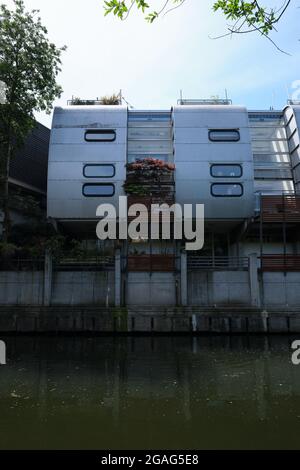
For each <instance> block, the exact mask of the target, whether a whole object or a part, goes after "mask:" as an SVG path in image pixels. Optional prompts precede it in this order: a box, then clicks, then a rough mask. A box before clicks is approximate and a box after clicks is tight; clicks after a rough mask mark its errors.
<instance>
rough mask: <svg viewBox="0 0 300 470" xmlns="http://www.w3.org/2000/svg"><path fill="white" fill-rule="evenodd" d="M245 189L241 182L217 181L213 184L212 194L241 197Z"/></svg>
mask: <svg viewBox="0 0 300 470" xmlns="http://www.w3.org/2000/svg"><path fill="white" fill-rule="evenodd" d="M243 194H244V189H243V186H242V185H241V184H230V183H215V184H212V185H211V195H212V196H215V197H241V196H242V195H243Z"/></svg>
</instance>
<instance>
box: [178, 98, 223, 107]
mask: <svg viewBox="0 0 300 470" xmlns="http://www.w3.org/2000/svg"><path fill="white" fill-rule="evenodd" d="M177 104H180V105H184V106H189V105H190V106H192V105H231V104H232V100H228V99H221V98H216V99H214V98H211V99H206V100H195V99H194V100H193V99H191V100H189V99H185V100H183V99H179V100H177Z"/></svg>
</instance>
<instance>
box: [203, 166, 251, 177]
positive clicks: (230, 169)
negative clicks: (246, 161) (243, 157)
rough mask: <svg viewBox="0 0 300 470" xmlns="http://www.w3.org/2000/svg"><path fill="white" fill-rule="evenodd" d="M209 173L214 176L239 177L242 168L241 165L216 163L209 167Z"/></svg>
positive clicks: (241, 173)
mask: <svg viewBox="0 0 300 470" xmlns="http://www.w3.org/2000/svg"><path fill="white" fill-rule="evenodd" d="M210 174H211V176H213V177H214V178H241V176H242V175H243V169H242V167H241V165H228V164H226V165H221V164H216V165H212V166H211V167H210Z"/></svg>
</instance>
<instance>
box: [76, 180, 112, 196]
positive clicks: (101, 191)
mask: <svg viewBox="0 0 300 470" xmlns="http://www.w3.org/2000/svg"><path fill="white" fill-rule="evenodd" d="M82 194H83V195H84V196H86V197H112V196H113V195H114V194H115V186H114V185H113V184H105V183H95V184H93V183H90V184H85V185H84V186H83V188H82Z"/></svg>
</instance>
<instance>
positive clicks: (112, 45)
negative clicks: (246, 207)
mask: <svg viewBox="0 0 300 470" xmlns="http://www.w3.org/2000/svg"><path fill="white" fill-rule="evenodd" d="M24 1H25V5H26V7H27V8H28V9H33V8H34V9H39V10H40V16H41V18H42V22H43V24H44V25H45V26H46V27H47V29H48V35H49V38H50V40H51V41H52V42H54V43H55V44H56V45H57V46H63V45H66V46H67V47H68V49H67V51H66V52H64V53H63V56H62V61H63V65H62V72H61V73H60V75H59V77H58V82H59V83H60V84H61V85H62V87H63V90H64V92H63V94H62V96H61V98H60V99H58V100H56V101H55V103H54V105H55V106H64V105H66V104H67V100H69V99H71V98H72V96H78V97H80V98H82V99H94V98H97V97H101V96H103V95H106V94H112V93H118V92H119V91H120V89H121V90H122V93H123V96H124V97H125V98H126V99H127V101H128V102H129V103H130V104H131V105H132V106H134V108H136V109H148V108H152V109H169V108H170V107H171V106H173V105H174V104H176V102H177V100H178V99H179V97H180V90H182V91H183V97H184V98H193V99H203V98H210V97H211V96H215V95H218V96H219V97H220V98H223V97H224V96H225V89H226V90H227V93H228V97H229V98H231V99H232V100H233V103H234V104H242V105H246V106H247V107H248V108H249V109H269V108H270V106H273V107H274V108H275V109H281V108H282V107H284V106H285V104H286V102H287V99H288V96H289V95H290V96H292V94H293V97H294V99H300V41H299V39H300V28H299V25H300V0H292V5H291V6H290V9H289V10H288V12H287V13H286V16H285V17H284V18H283V19H282V21H281V23H280V24H279V25H278V32H276V33H274V34H273V35H272V39H274V40H275V41H276V43H277V44H278V45H279V46H280V47H281V48H282V49H284V50H285V51H287V52H288V53H289V54H290V55H286V54H283V53H280V52H278V51H277V50H276V49H275V47H274V46H273V45H272V44H271V43H270V42H269V41H268V40H266V39H264V38H262V37H261V36H258V35H256V34H250V35H248V34H246V35H235V36H234V37H233V38H230V37H229V38H228V37H227V38H222V39H212V38H213V37H216V36H219V35H222V34H224V33H225V32H226V28H227V26H228V24H229V23H228V21H227V20H226V19H225V18H224V16H223V15H222V14H221V13H213V12H212V5H213V3H214V1H213V0H186V2H185V3H184V5H182V6H181V7H180V8H178V9H177V10H175V11H173V12H170V13H169V14H167V15H166V16H164V17H162V18H161V19H158V20H157V21H156V22H155V23H153V24H152V25H150V24H148V23H147V22H146V21H145V20H144V19H143V17H142V15H141V14H139V13H137V12H135V11H132V14H131V16H130V17H129V18H128V19H127V20H126V21H123V22H122V21H120V20H118V19H117V18H115V17H113V16H111V15H109V16H106V17H104V14H103V11H104V10H103V3H104V2H103V0H85V1H83V0H24ZM1 3H5V4H7V5H8V6H11V5H12V2H11V0H7V1H4V0H2V2H1ZM149 3H150V0H149ZM163 3H164V0H152V4H153V5H154V7H155V6H158V5H162V4H163ZM262 3H263V4H266V5H268V4H272V5H278V6H280V5H281V4H282V0H275V1H274V0H273V1H268V0H265V1H263V2H262ZM36 117H37V119H38V120H39V121H40V122H42V123H43V124H44V125H46V126H48V127H51V115H50V116H49V115H45V114H44V113H39V114H38V115H37V116H36Z"/></svg>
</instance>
